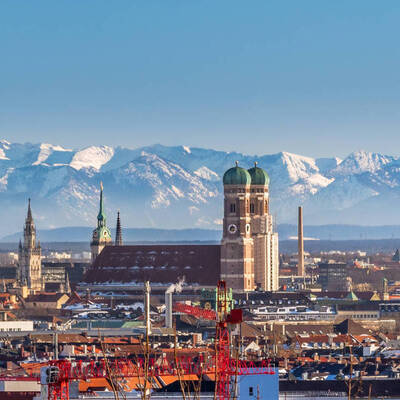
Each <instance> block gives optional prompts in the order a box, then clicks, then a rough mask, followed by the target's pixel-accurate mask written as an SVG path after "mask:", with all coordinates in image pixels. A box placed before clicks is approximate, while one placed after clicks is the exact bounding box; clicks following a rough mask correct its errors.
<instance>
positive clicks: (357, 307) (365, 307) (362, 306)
mask: <svg viewBox="0 0 400 400" xmlns="http://www.w3.org/2000/svg"><path fill="white" fill-rule="evenodd" d="M337 308H338V311H379V302H378V301H370V302H369V303H366V302H362V303H360V302H354V303H346V304H338V305H337Z"/></svg>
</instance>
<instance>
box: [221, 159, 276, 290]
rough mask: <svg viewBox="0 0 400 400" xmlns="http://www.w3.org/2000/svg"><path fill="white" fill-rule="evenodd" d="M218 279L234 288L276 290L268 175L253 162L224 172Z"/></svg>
mask: <svg viewBox="0 0 400 400" xmlns="http://www.w3.org/2000/svg"><path fill="white" fill-rule="evenodd" d="M223 183H224V223H223V237H222V241H221V279H223V280H225V281H226V282H227V286H228V287H231V288H232V289H233V290H234V291H236V292H243V291H251V290H254V289H255V288H256V287H258V288H260V289H262V290H265V291H274V290H278V286H279V283H278V279H279V276H278V274H279V250H278V249H279V247H278V234H277V233H276V232H274V227H273V219H272V216H271V215H270V214H269V177H268V174H267V173H266V172H265V171H264V170H263V169H262V168H259V167H257V164H255V165H254V167H253V168H250V169H249V170H248V171H247V170H246V169H244V168H240V167H239V166H238V164H237V163H236V166H235V167H233V168H231V169H229V170H228V171H226V172H225V174H224V177H223Z"/></svg>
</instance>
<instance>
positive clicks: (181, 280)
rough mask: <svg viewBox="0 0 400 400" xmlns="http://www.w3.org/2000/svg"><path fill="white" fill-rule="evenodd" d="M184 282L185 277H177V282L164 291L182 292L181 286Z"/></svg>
mask: <svg viewBox="0 0 400 400" xmlns="http://www.w3.org/2000/svg"><path fill="white" fill-rule="evenodd" d="M184 283H185V277H184V276H183V277H182V278H179V280H178V282H177V283H173V284H172V285H171V286H170V287H169V288H168V289H167V291H166V292H165V293H167V294H168V293H180V292H182V286H183V284H184Z"/></svg>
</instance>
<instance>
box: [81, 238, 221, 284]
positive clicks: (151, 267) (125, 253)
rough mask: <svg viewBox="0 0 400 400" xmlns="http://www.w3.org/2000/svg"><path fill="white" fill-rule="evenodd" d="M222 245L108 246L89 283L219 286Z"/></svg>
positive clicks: (90, 275) (95, 264) (89, 275)
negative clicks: (182, 279) (182, 283)
mask: <svg viewBox="0 0 400 400" xmlns="http://www.w3.org/2000/svg"><path fill="white" fill-rule="evenodd" d="M220 252H221V246H220V245H161V244H160V245H135V246H106V247H105V248H104V249H103V251H102V252H101V253H100V254H99V255H98V256H97V258H96V260H95V261H94V263H93V264H92V266H91V267H90V268H89V270H88V271H87V273H86V275H85V278H84V280H85V282H88V283H94V282H98V283H106V282H144V281H146V280H149V281H150V282H157V283H162V284H168V283H173V282H176V281H177V280H178V278H181V277H183V276H184V277H185V281H186V282H187V283H189V284H194V283H197V284H199V285H204V286H215V285H216V284H217V283H218V280H219V276H220V270H221V264H220Z"/></svg>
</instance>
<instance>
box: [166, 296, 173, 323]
mask: <svg viewBox="0 0 400 400" xmlns="http://www.w3.org/2000/svg"><path fill="white" fill-rule="evenodd" d="M165 327H166V328H172V292H169V291H168V290H167V291H166V292H165Z"/></svg>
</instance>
